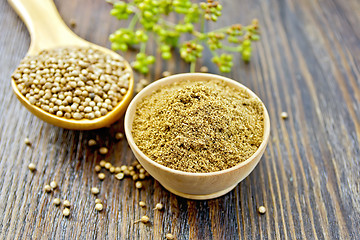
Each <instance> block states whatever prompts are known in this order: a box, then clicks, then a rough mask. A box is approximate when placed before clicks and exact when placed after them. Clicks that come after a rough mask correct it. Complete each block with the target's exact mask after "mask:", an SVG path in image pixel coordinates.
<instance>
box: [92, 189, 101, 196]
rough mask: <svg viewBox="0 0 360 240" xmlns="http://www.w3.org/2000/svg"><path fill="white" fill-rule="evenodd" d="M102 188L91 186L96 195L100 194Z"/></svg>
mask: <svg viewBox="0 0 360 240" xmlns="http://www.w3.org/2000/svg"><path fill="white" fill-rule="evenodd" d="M99 192H100V190H99V189H98V188H97V187H92V188H91V193H92V194H94V195H97V194H99Z"/></svg>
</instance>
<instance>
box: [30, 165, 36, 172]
mask: <svg viewBox="0 0 360 240" xmlns="http://www.w3.org/2000/svg"><path fill="white" fill-rule="evenodd" d="M28 168H29V170H30V171H32V172H33V171H35V170H36V166H35V164H34V163H29V166H28Z"/></svg>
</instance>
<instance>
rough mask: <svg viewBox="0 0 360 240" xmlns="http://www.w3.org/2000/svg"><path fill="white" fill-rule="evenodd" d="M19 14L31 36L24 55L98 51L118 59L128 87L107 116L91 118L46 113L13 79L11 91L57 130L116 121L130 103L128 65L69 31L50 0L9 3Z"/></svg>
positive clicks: (26, 0) (14, 1) (118, 57)
mask: <svg viewBox="0 0 360 240" xmlns="http://www.w3.org/2000/svg"><path fill="white" fill-rule="evenodd" d="M8 2H9V4H10V5H11V6H12V7H13V8H14V10H15V11H16V12H17V13H18V15H19V16H20V17H21V18H22V20H23V21H24V22H25V24H26V26H27V28H28V30H29V32H30V36H31V44H30V47H29V50H28V52H27V54H26V55H27V56H33V55H37V54H39V53H40V52H41V51H43V50H50V49H55V48H60V47H82V48H93V49H96V50H99V51H101V52H103V53H105V54H107V55H110V56H111V57H112V58H114V59H119V60H121V61H122V62H123V63H124V65H125V69H127V70H128V72H129V73H130V75H131V76H130V78H129V87H128V90H127V92H126V94H125V95H124V96H123V98H122V99H121V101H120V102H119V103H118V104H117V105H116V106H115V107H114V108H113V109H112V110H111V111H109V112H108V113H107V114H106V115H104V116H101V117H99V118H94V119H91V120H89V119H81V120H75V119H67V118H65V117H58V116H56V115H54V114H51V113H49V112H46V111H44V110H42V109H41V108H39V107H37V106H35V105H33V104H31V103H30V102H29V100H28V99H27V98H26V97H25V96H24V95H22V94H21V92H20V91H19V89H18V87H17V85H16V83H15V81H14V79H12V80H11V86H12V89H13V91H14V93H15V95H16V97H17V98H18V99H19V100H20V102H21V103H22V104H23V105H24V106H25V107H26V108H27V109H28V110H29V111H30V112H31V113H33V114H34V115H35V116H37V117H39V118H40V119H42V120H43V121H45V122H48V123H50V124H53V125H55V126H58V127H62V128H67V129H73V130H92V129H98V128H102V127H107V126H109V125H111V124H112V123H114V122H115V121H117V120H118V119H119V118H120V117H121V116H122V115H123V114H124V112H125V110H126V108H127V106H128V105H129V103H130V100H131V98H132V94H133V88H134V77H133V72H132V69H131V67H130V64H129V63H128V62H127V61H126V60H125V59H124V58H123V57H121V56H120V55H119V54H117V53H115V52H114V51H111V50H109V49H107V48H104V47H101V46H99V45H96V44H93V43H90V42H88V41H86V40H84V39H82V38H80V37H79V36H77V35H76V34H75V33H74V32H72V31H71V30H70V29H69V28H68V27H67V26H66V24H65V23H64V22H63V20H62V19H61V17H60V15H59V13H58V11H57V10H56V7H55V4H54V2H53V1H52V0H8Z"/></svg>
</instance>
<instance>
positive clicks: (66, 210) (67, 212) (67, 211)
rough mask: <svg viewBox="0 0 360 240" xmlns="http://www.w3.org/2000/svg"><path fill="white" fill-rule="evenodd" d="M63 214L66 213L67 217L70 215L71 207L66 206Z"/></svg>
mask: <svg viewBox="0 0 360 240" xmlns="http://www.w3.org/2000/svg"><path fill="white" fill-rule="evenodd" d="M63 215H64V216H65V217H68V216H69V215H70V209H68V208H64V210H63Z"/></svg>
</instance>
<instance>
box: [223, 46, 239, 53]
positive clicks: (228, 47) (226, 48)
mask: <svg viewBox="0 0 360 240" xmlns="http://www.w3.org/2000/svg"><path fill="white" fill-rule="evenodd" d="M222 48H223V49H224V50H226V51H230V52H239V48H238V47H230V46H226V45H223V46H222Z"/></svg>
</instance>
